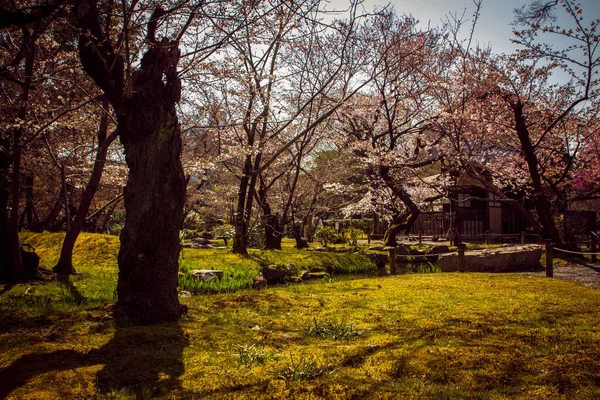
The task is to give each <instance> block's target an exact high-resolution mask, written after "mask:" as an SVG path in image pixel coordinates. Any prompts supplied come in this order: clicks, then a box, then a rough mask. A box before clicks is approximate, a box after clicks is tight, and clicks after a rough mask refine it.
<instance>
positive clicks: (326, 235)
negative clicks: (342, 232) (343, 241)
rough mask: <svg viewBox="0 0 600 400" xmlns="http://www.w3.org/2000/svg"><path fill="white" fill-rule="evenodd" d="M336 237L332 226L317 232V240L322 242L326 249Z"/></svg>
mask: <svg viewBox="0 0 600 400" xmlns="http://www.w3.org/2000/svg"><path fill="white" fill-rule="evenodd" d="M336 237H337V233H336V232H335V229H333V228H332V227H331V226H324V227H322V228H319V229H317V230H316V232H315V238H316V239H317V240H318V241H319V242H321V244H322V245H323V246H324V247H327V245H329V243H332V242H333V241H334V240H335V238H336Z"/></svg>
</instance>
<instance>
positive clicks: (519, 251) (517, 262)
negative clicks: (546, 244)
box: [438, 244, 542, 272]
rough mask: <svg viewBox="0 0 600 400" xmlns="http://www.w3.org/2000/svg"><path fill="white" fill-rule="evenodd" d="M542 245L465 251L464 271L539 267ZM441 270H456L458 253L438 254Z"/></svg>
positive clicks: (518, 269)
mask: <svg viewBox="0 0 600 400" xmlns="http://www.w3.org/2000/svg"><path fill="white" fill-rule="evenodd" d="M541 257H542V247H541V246H539V245H536V244H528V245H522V246H511V247H502V248H499V249H489V250H487V249H486V250H473V251H466V252H465V271H464V272H512V271H520V270H525V269H532V268H540V267H541V265H540V258H541ZM438 265H439V266H440V269H441V270H442V272H456V271H458V253H457V252H454V253H450V254H443V255H440V257H439V259H438Z"/></svg>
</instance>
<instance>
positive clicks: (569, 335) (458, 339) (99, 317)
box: [0, 234, 600, 399]
mask: <svg viewBox="0 0 600 400" xmlns="http://www.w3.org/2000/svg"><path fill="white" fill-rule="evenodd" d="M23 241H24V242H27V243H30V244H32V245H33V246H34V247H35V248H36V249H37V251H38V254H40V256H41V258H42V264H43V265H45V266H47V267H51V266H52V265H53V262H55V261H56V259H57V258H58V249H59V248H60V241H61V235H58V234H42V235H35V234H25V235H24V236H23ZM117 250H118V238H116V237H111V236H102V235H83V236H82V238H81V240H80V241H79V242H78V246H77V248H76V253H75V265H76V268H78V270H79V271H80V272H81V273H80V275H78V276H76V277H73V278H72V280H71V281H70V282H52V283H49V284H43V285H42V284H31V285H16V286H7V285H4V286H2V285H0V398H4V397H7V398H14V399H121V398H123V399H128V398H138V399H150V398H159V399H161V398H162V399H201V398H210V399H218V398H227V399H229V398H239V399H248V398H280V399H289V398H298V399H319V398H323V399H336V398H339V399H367V398H377V399H379V398H390V399H404V398H424V399H455V398H475V399H477V398H481V399H502V398H518V399H549V398H557V399H559V398H560V399H596V398H600V317H599V316H600V296H599V294H600V293H599V292H598V291H597V290H593V289H589V288H587V287H584V286H581V285H578V284H575V283H572V282H567V281H563V280H558V279H548V278H544V277H535V276H530V275H524V274H494V275H492V274H458V273H451V274H440V273H433V274H410V275H402V276H394V277H376V276H373V275H366V274H362V275H361V274H355V275H349V276H343V275H335V274H333V275H332V279H324V280H317V281H313V282H310V283H301V284H291V285H288V286H278V287H273V288H268V289H263V290H260V291H257V290H252V289H239V290H238V288H237V287H234V286H233V284H232V286H231V287H225V288H224V289H225V291H229V293H216V294H214V293H213V294H200V295H196V296H185V297H184V296H182V298H181V301H182V302H183V303H185V304H187V305H188V307H189V312H188V314H187V315H186V316H185V317H184V318H182V319H181V320H180V321H179V322H178V323H173V324H161V325H156V326H147V327H134V326H126V325H125V326H117V324H116V322H115V321H114V320H113V319H112V318H111V314H110V312H109V311H110V304H111V303H112V302H113V301H114V296H115V293H114V287H115V283H116V273H117V270H116V262H115V255H116V252H117ZM287 262H291V263H294V264H296V265H298V266H299V267H300V269H309V268H310V269H317V270H318V269H323V268H325V269H327V268H329V269H331V268H332V265H333V266H339V268H346V266H348V265H354V267H351V268H349V270H351V271H354V272H357V271H359V270H360V271H362V270H364V269H365V268H367V267H366V265H367V264H366V262H365V260H364V258H363V257H362V256H360V255H358V254H356V255H352V254H350V255H338V254H335V255H334V254H319V253H313V252H306V251H302V252H300V251H297V250H294V249H291V248H290V247H289V246H288V248H286V249H284V250H283V251H281V252H252V253H251V254H250V256H249V257H248V258H241V257H238V256H235V255H233V254H231V253H230V252H229V251H227V250H212V249H209V250H190V249H186V250H185V252H184V254H183V259H182V263H181V264H182V273H181V276H185V274H186V271H188V270H189V269H195V268H208V269H210V268H216V269H225V270H226V275H229V276H230V278H231V282H238V281H240V279H241V278H240V279H238V278H239V277H240V276H241V277H242V278H243V277H244V276H250V275H252V274H254V273H255V272H256V271H257V270H258V269H259V268H260V266H261V265H264V264H269V263H287ZM367 269H368V268H367ZM333 270H337V269H336V268H333ZM240 271H244V274H241V272H240ZM235 274H238V275H236V276H235V277H234V275H235ZM240 274H241V275H240ZM234 278H235V279H234ZM244 279H245V278H244ZM241 280H243V279H241ZM241 286H242V287H243V286H244V285H241ZM213 289H214V288H213ZM213 289H206V288H204V289H203V288H200V289H199V290H197V292H199V293H200V292H204V293H210V292H211V291H217V290H216V289H214V290H213ZM221 289H223V288H221ZM121 325H122V324H121Z"/></svg>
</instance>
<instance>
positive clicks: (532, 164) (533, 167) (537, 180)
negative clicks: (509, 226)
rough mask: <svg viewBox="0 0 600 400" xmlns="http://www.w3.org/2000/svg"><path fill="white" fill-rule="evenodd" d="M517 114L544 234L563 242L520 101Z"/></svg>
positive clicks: (520, 139)
mask: <svg viewBox="0 0 600 400" xmlns="http://www.w3.org/2000/svg"><path fill="white" fill-rule="evenodd" d="M513 111H514V114H515V129H516V131H517V136H518V137H519V141H520V142H521V149H522V150H523V155H524V156H525V161H526V162H527V168H528V169H529V175H530V177H531V184H532V186H533V204H534V206H535V210H536V212H537V216H538V219H539V221H540V225H542V236H543V237H544V238H546V239H552V241H553V242H554V243H561V239H560V233H559V231H558V229H557V228H556V224H555V223H554V213H553V212H552V207H551V205H550V201H549V200H548V197H547V196H546V194H545V193H544V188H543V186H542V179H541V177H540V173H539V169H538V160H537V156H536V154H535V148H534V147H533V144H532V143H531V139H530V136H529V130H528V128H527V122H526V120H525V116H524V115H523V104H522V103H521V102H520V101H519V102H517V103H516V104H514V105H513Z"/></svg>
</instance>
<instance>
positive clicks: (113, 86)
mask: <svg viewBox="0 0 600 400" xmlns="http://www.w3.org/2000/svg"><path fill="white" fill-rule="evenodd" d="M164 13H165V12H164V10H162V9H161V8H160V7H157V8H156V9H155V10H154V12H153V14H152V16H151V18H150V22H149V23H148V35H147V38H146V41H147V43H148V50H146V52H145V53H144V56H143V57H142V61H141V68H140V69H139V70H138V71H136V72H134V73H133V76H132V77H131V81H130V82H129V86H126V84H125V76H126V73H125V68H124V64H125V63H124V62H123V59H122V58H121V56H120V55H119V54H118V52H117V51H115V49H114V47H113V43H112V42H111V41H110V37H109V35H108V34H107V33H106V31H108V28H106V29H105V30H103V29H102V26H101V24H100V15H99V12H98V8H97V1H96V0H77V1H75V8H74V17H75V21H76V23H77V25H78V26H79V27H80V28H81V29H82V34H81V36H80V39H79V54H80V58H81V62H82V65H83V67H84V69H85V71H86V72H87V73H88V74H89V75H90V76H91V77H92V78H93V79H94V80H95V82H96V83H97V84H98V86H100V88H102V90H104V93H105V94H106V96H107V98H108V100H109V101H110V103H111V105H112V106H113V109H114V110H115V112H116V114H117V129H118V132H119V137H120V139H121V143H122V144H123V146H124V148H125V158H126V161H127V166H128V167H129V176H128V181H127V185H126V187H125V190H124V193H123V196H124V201H125V226H124V228H123V230H122V232H121V248H120V250H119V256H118V262H119V281H118V284H117V294H118V303H117V304H118V306H119V308H120V309H122V310H124V311H125V313H126V314H127V315H128V316H129V318H130V319H132V320H134V321H136V322H141V323H154V322H160V321H173V320H176V319H177V318H179V316H180V315H181V314H182V313H183V312H184V310H185V308H184V307H183V306H182V305H181V304H180V303H179V299H178V297H177V279H178V269H179V265H178V259H179V252H180V242H179V232H180V230H181V228H182V227H183V206H184V201H185V189H186V188H185V176H184V174H183V167H182V165H181V131H180V127H179V121H178V118H177V112H176V107H175V106H176V103H177V102H178V101H179V100H180V96H181V81H180V80H179V77H178V74H177V65H178V62H179V48H178V46H179V43H178V42H177V41H169V40H168V39H163V40H162V41H160V42H159V41H158V40H156V38H155V33H156V27H157V24H158V22H159V19H160V18H161V16H162V15H164Z"/></svg>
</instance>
